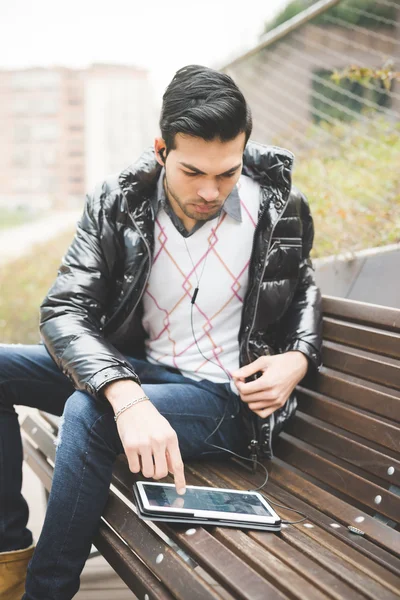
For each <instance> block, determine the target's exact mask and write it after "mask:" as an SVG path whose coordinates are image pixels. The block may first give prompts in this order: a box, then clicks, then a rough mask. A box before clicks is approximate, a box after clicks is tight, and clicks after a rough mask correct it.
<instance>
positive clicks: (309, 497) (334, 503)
mask: <svg viewBox="0 0 400 600" xmlns="http://www.w3.org/2000/svg"><path fill="white" fill-rule="evenodd" d="M268 464H269V472H270V478H271V481H273V482H275V483H277V484H278V485H279V486H280V487H282V488H284V489H286V490H289V491H290V492H292V493H293V494H294V495H295V496H298V497H299V498H301V499H302V500H304V501H305V502H306V503H307V504H310V505H311V506H314V507H315V508H318V509H319V510H320V511H321V512H324V513H325V514H327V515H329V516H331V517H333V518H334V519H336V520H337V521H338V522H339V523H342V524H346V526H347V524H352V525H356V524H357V521H356V518H358V517H359V516H363V517H364V521H363V523H362V530H363V531H364V532H365V534H366V537H367V539H370V540H372V541H373V542H375V543H376V544H379V545H380V546H382V547H383V548H385V549H386V550H388V551H389V552H392V553H393V554H394V555H395V556H396V558H397V557H398V556H399V554H400V553H399V548H400V534H399V532H397V531H395V530H394V529H391V528H390V527H387V526H386V525H384V524H383V523H380V522H379V521H377V520H376V519H374V518H373V517H371V516H370V515H369V514H367V513H364V512H363V511H361V510H360V509H358V508H355V507H353V506H351V505H350V504H348V503H347V502H344V501H343V500H341V499H340V498H337V497H335V496H333V495H332V494H331V493H329V492H327V491H326V490H324V489H321V488H320V487H318V486H317V485H315V484H313V483H311V482H309V481H307V482H305V481H304V479H303V478H302V476H301V472H299V471H298V470H297V469H294V468H289V465H286V464H285V462H284V461H282V460H281V459H280V458H279V457H276V458H275V459H274V461H272V463H268ZM395 564H397V565H398V568H399V572H400V561H398V562H396V563H395Z"/></svg>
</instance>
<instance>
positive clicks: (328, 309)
mask: <svg viewBox="0 0 400 600" xmlns="http://www.w3.org/2000/svg"><path fill="white" fill-rule="evenodd" d="M322 310H323V313H324V314H325V315H327V316H332V317H338V318H342V319H347V320H349V321H354V322H355V323H364V324H366V325H367V326H369V327H376V328H378V329H379V328H382V329H387V330H388V331H394V332H396V333H400V310H399V309H397V308H389V307H387V306H380V305H377V304H368V303H366V302H358V301H356V300H348V299H347V298H338V297H336V296H322Z"/></svg>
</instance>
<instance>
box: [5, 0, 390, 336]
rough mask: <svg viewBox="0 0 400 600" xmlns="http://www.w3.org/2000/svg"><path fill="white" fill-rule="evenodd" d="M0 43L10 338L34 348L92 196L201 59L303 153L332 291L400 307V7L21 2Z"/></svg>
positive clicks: (348, 2)
mask: <svg viewBox="0 0 400 600" xmlns="http://www.w3.org/2000/svg"><path fill="white" fill-rule="evenodd" d="M0 34H1V35H0V123H1V136H0V158H1V160H0V285H1V294H0V341H2V342H11V341H12V342H21V343H22V342H35V341H37V340H38V339H39V337H38V328H37V314H38V307H39V304H40V302H41V300H42V298H43V296H44V295H45V293H46V291H47V289H48V287H49V286H50V284H51V282H52V281H53V279H54V277H55V276H56V273H57V267H58V265H59V262H60V259H61V256H62V254H63V253H64V251H65V249H66V247H67V245H68V244H69V243H70V241H71V238H72V236H73V231H74V228H75V224H76V221H77V219H78V218H79V214H80V211H81V208H82V205H83V202H84V198H85V193H86V192H88V191H90V190H91V189H92V188H93V187H94V185H95V184H96V183H97V182H99V181H101V180H102V179H103V178H104V177H106V176H107V175H109V174H112V173H116V172H118V171H120V170H122V169H123V168H125V167H126V166H127V165H128V164H129V163H131V162H133V161H134V160H136V158H137V157H138V156H139V155H140V154H141V152H142V151H143V150H144V149H145V148H146V147H147V146H148V145H149V144H152V142H153V140H154V137H155V136H157V135H158V133H159V130H158V115H159V109H160V105H161V99H162V94H163V91H164V89H165V87H166V85H167V84H168V82H169V81H170V79H171V78H172V77H173V75H174V73H175V71H176V70H177V69H179V68H180V67H182V66H184V65H185V64H190V63H199V64H204V65H208V66H211V67H214V68H217V69H220V70H223V71H225V72H226V73H229V74H230V75H231V76H232V77H233V78H234V79H235V81H236V82H237V83H238V85H239V87H240V88H241V89H242V91H243V92H244V94H245V96H246V98H247V100H248V101H249V103H250V105H251V108H252V111H253V116H254V130H253V135H252V137H253V139H254V140H256V141H259V142H261V143H264V144H275V145H280V146H284V147H286V148H288V149H290V150H291V151H292V152H294V154H295V157H296V160H295V171H294V184H295V185H296V186H298V187H299V188H300V189H301V190H302V191H303V192H304V193H305V194H306V195H307V196H308V198H309V201H310V204H311V208H312V212H313V215H314V219H315V226H316V236H315V244H314V249H313V258H314V259H315V265H316V270H317V276H318V281H319V283H320V285H321V288H322V290H323V292H325V293H327V294H334V295H342V296H346V297H349V298H354V299H358V300H366V301H370V302H375V303H378V304H388V305H391V306H400V277H398V273H399V271H400V268H399V267H400V250H399V245H398V244H399V242H400V168H399V167H400V135H399V133H400V75H399V71H400V66H399V63H400V0H374V1H372V0H320V1H318V2H315V1H312V0H292V1H291V2H288V1H287V0H268V2H267V1H266V0H249V1H248V2H246V3H242V2H240V1H239V0H219V1H218V2H211V1H208V0H207V1H204V2H202V3H201V4H194V3H190V2H184V1H183V0H170V2H168V3H166V2H161V1H158V0H156V1H153V2H152V3H148V5H146V4H145V3H139V2H133V1H128V0H115V1H114V2H113V3H112V4H111V5H107V6H105V7H104V8H100V5H99V4H98V3H95V2H94V1H93V0H86V2H84V3H82V2H79V3H78V2H77V1H76V0H71V1H70V2H69V3H67V4H64V5H60V4H59V3H54V2H50V1H49V0H38V1H36V2H31V1H29V0H15V1H14V2H13V3H2V4H1V5H0ZM396 275H397V277H396Z"/></svg>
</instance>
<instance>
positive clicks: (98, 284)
mask: <svg viewBox="0 0 400 600" xmlns="http://www.w3.org/2000/svg"><path fill="white" fill-rule="evenodd" d="M292 164H293V155H292V154H291V153H290V152H288V151H287V150H284V149H281V148H277V147H271V146H262V145H260V144H256V143H254V142H249V143H248V144H247V146H246V149H245V152H244V165H243V173H244V174H245V175H247V176H249V177H251V178H253V179H254V180H256V181H257V182H258V183H259V184H260V186H261V190H262V201H261V205H260V211H259V219H258V223H257V226H256V229H255V233H254V242H253V249H252V256H251V261H250V266H249V269H250V272H249V285H248V291H247V294H246V297H245V299H244V304H243V311H242V321H241V326H240V331H239V332H238V333H239V343H240V365H241V366H242V365H245V364H247V363H249V362H251V361H254V360H255V359H256V358H258V357H259V356H261V355H264V354H276V353H282V352H285V351H289V350H299V351H301V352H302V353H304V354H305V355H306V356H307V358H308V359H309V362H310V364H311V365H313V366H314V367H315V368H316V369H318V368H319V366H320V360H321V359H320V349H321V298H320V293H319V290H318V288H317V287H316V285H315V281H314V272H313V268H312V264H311V261H310V259H309V253H310V250H311V247H312V243H313V236H314V229H313V221H312V217H311V215H310V211H309V207H308V204H307V201H306V199H305V198H304V196H303V195H302V194H301V193H299V192H298V191H297V190H295V189H293V188H292V186H291V169H292ZM160 169H161V167H160V166H159V164H158V163H157V161H156V160H155V157H154V151H153V150H149V151H147V152H145V153H144V154H143V155H142V156H141V157H140V159H139V160H138V161H137V162H136V163H135V164H134V165H132V166H130V167H129V168H128V169H126V170H125V171H123V172H122V173H121V174H120V175H119V176H118V177H112V178H109V179H107V180H106V181H105V182H104V183H102V184H101V185H99V186H98V187H97V188H96V189H95V190H94V193H93V194H92V195H89V196H87V200H86V203H85V207H84V212H83V215H82V218H81V220H80V222H79V223H78V226H77V231H76V234H75V237H74V239H73V241H72V243H71V245H70V247H69V249H68V251H67V252H66V254H65V256H64V258H63V260H62V265H61V267H60V269H59V272H58V276H57V278H56V280H55V282H54V285H53V286H52V287H51V289H50V291H49V292H48V294H47V296H46V298H45V299H44V301H43V303H42V305H41V314H40V316H41V319H40V328H41V334H42V338H43V342H44V344H45V345H46V347H47V349H48V351H49V352H50V354H51V356H52V357H53V359H54V360H55V362H56V363H57V365H58V366H59V368H60V369H61V370H62V372H63V373H64V374H65V375H66V376H67V377H68V378H69V379H70V380H71V381H72V382H73V383H74V385H75V387H76V388H77V389H79V390H85V391H87V392H89V393H90V394H92V395H94V396H101V389H102V387H103V386H104V385H105V384H107V383H109V382H110V381H113V380H117V379H123V378H133V379H134V378H135V377H136V375H135V373H134V371H133V369H132V366H131V365H130V363H129V362H127V360H126V359H125V357H124V353H125V354H128V355H133V356H137V357H140V356H143V354H144V344H143V341H144V337H145V333H144V330H143V328H142V325H141V317H142V305H141V298H142V295H143V292H144V289H145V286H146V283H147V280H148V277H149V273H150V269H151V265H152V253H153V247H154V239H153V232H154V214H153V208H152V203H151V201H150V199H151V197H152V195H153V193H154V190H155V186H156V182H157V179H158V176H159V173H160ZM296 405H297V402H296V397H295V395H294V394H292V396H291V397H290V398H289V400H288V401H287V402H286V404H285V405H284V406H283V407H282V408H281V409H278V410H277V411H275V412H274V413H273V414H272V415H271V416H270V417H268V418H267V419H264V420H262V419H260V418H258V417H256V415H255V414H254V413H253V412H251V411H250V410H249V409H248V407H247V406H246V405H245V404H244V403H243V411H244V423H245V432H244V435H246V436H247V438H248V439H249V441H250V440H251V439H257V441H258V443H259V444H261V450H262V452H263V454H265V455H267V456H270V457H272V438H273V434H277V433H279V431H280V430H281V429H282V426H283V424H284V423H285V421H286V420H287V419H288V418H289V417H290V416H291V415H292V414H293V413H294V411H295V409H296Z"/></svg>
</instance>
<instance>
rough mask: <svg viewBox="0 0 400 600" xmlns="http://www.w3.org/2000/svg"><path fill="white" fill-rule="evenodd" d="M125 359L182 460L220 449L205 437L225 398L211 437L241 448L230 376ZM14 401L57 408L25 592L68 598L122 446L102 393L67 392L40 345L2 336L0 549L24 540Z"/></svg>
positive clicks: (38, 597) (32, 596) (31, 599)
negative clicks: (47, 488) (46, 494)
mask: <svg viewBox="0 0 400 600" xmlns="http://www.w3.org/2000/svg"><path fill="white" fill-rule="evenodd" d="M127 359H128V360H129V362H130V363H131V364H132V365H133V367H134V369H135V371H136V372H137V374H138V375H139V377H140V379H141V381H142V386H143V389H144V391H145V393H146V394H147V395H148V396H149V397H150V399H151V401H152V402H153V404H154V405H155V406H156V407H157V409H158V410H159V411H160V413H161V414H162V415H164V416H165V417H166V418H167V419H168V421H169V422H170V424H171V426H172V427H173V428H174V429H175V431H176V433H177V435H178V440H179V446H180V450H181V454H182V458H183V460H187V459H190V458H212V457H213V456H219V457H221V456H228V454H227V453H224V452H222V451H220V452H218V451H217V450H215V449H213V448H212V447H211V446H209V445H207V444H206V443H205V442H204V440H205V438H206V437H207V436H208V435H209V434H210V433H211V432H212V431H213V429H215V427H216V425H217V423H218V421H219V420H220V418H221V417H222V415H223V414H224V411H225V408H226V405H227V403H229V406H228V408H227V413H226V414H227V416H226V418H225V419H224V421H223V424H222V426H221V428H220V429H219V430H218V432H217V433H216V434H214V435H213V436H212V438H210V440H209V442H211V443H213V444H216V445H218V446H222V447H225V448H229V449H230V450H233V451H235V452H238V453H239V454H243V453H245V454H248V453H247V452H246V449H245V443H244V439H243V432H242V420H241V416H240V414H239V405H240V398H239V397H238V396H236V394H234V393H233V392H232V391H231V390H230V387H229V384H228V383H227V384H216V383H212V382H210V381H207V380H202V381H199V382H196V381H193V380H192V379H188V378H187V377H184V376H183V375H182V374H180V373H178V372H176V371H175V372H173V371H171V370H169V369H168V368H164V367H161V366H159V365H152V364H150V363H149V362H147V361H143V360H137V359H134V358H130V357H127ZM14 405H24V406H31V407H35V408H38V409H40V410H43V411H46V412H49V413H52V414H55V415H63V425H62V431H61V435H60V436H59V442H58V445H57V451H56V463H55V469H54V477H53V483H52V488H51V493H50V498H49V502H48V507H47V511H46V518H45V521H44V525H43V529H42V533H41V535H40V538H39V541H38V543H37V546H36V550H35V553H34V555H33V558H32V560H31V562H30V564H29V568H28V574H27V580H26V592H25V595H24V596H23V600H67V599H70V598H72V597H73V596H74V595H75V594H76V592H77V591H78V589H79V576H80V573H81V571H82V569H83V567H84V564H85V561H86V559H87V557H88V555H89V552H90V547H91V542H92V539H93V536H94V534H95V533H96V530H97V527H98V525H99V522H100V516H101V514H102V512H103V509H104V506H105V504H106V500H107V496H108V489H109V485H110V482H111V476H112V470H113V464H114V462H115V459H116V457H117V456H118V455H119V454H122V453H123V447H122V444H121V440H120V438H119V435H118V431H117V427H116V424H115V422H114V419H113V416H114V413H113V410H112V408H111V405H110V404H109V403H108V402H107V401H106V400H104V401H101V400H96V399H94V398H93V397H92V396H91V395H90V394H87V393H85V392H80V391H75V390H74V387H73V386H72V384H71V382H70V381H69V380H68V379H67V377H65V376H64V375H63V374H62V372H61V371H60V370H59V369H58V367H57V365H56V364H55V363H54V361H53V360H52V358H51V357H50V355H49V354H48V352H47V350H46V349H45V347H44V346H43V345H41V344H38V345H29V346H28V345H26V346H22V345H4V344H3V345H0V552H5V551H9V550H18V549H22V548H26V547H28V546H29V545H30V544H31V543H32V534H31V532H30V531H29V530H28V529H27V527H26V525H27V521H28V506H27V503H26V501H25V500H24V498H23V497H22V495H21V483H22V446H21V435H20V429H19V425H18V420H17V414H16V412H15V410H14Z"/></svg>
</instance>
